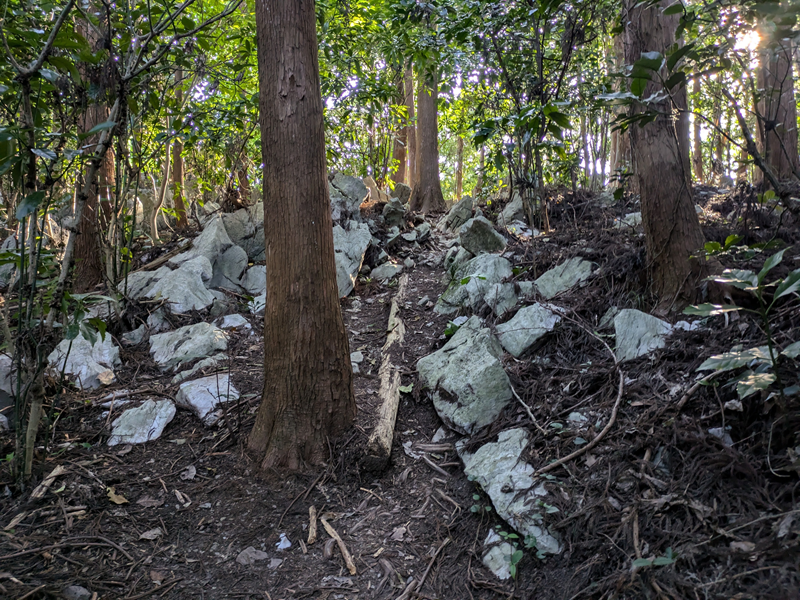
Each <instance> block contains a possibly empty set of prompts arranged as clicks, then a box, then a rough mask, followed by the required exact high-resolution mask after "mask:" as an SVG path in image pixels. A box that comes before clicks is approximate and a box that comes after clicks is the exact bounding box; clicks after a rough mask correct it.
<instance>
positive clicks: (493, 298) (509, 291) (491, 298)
mask: <svg viewBox="0 0 800 600" xmlns="http://www.w3.org/2000/svg"><path fill="white" fill-rule="evenodd" d="M483 301H484V302H486V304H488V305H489V307H490V308H491V309H492V312H493V313H494V314H495V315H496V316H498V317H502V316H503V315H504V314H506V313H507V312H508V311H510V310H513V309H514V307H515V306H516V305H517V301H518V298H517V291H516V290H515V289H514V284H513V283H494V284H492V285H490V286H489V287H488V289H487V290H486V293H484V295H483Z"/></svg>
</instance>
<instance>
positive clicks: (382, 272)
mask: <svg viewBox="0 0 800 600" xmlns="http://www.w3.org/2000/svg"><path fill="white" fill-rule="evenodd" d="M402 272H403V265H396V264H394V263H391V262H385V263H383V264H382V265H381V266H379V267H375V268H374V269H372V271H371V272H370V277H372V279H374V280H375V281H387V280H389V279H391V278H392V277H396V276H397V275H399V274H400V273H402Z"/></svg>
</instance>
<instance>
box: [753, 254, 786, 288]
mask: <svg viewBox="0 0 800 600" xmlns="http://www.w3.org/2000/svg"><path fill="white" fill-rule="evenodd" d="M784 252H786V248H784V249H783V250H781V251H780V252H776V253H775V254H773V255H772V256H770V257H769V258H768V259H767V260H766V261H765V262H764V268H763V269H761V271H760V272H759V274H758V283H759V285H760V284H761V282H763V281H764V278H765V277H766V276H767V273H769V272H770V271H771V270H772V269H774V268H775V267H777V266H778V265H779V264H780V262H781V261H782V260H783V254H784Z"/></svg>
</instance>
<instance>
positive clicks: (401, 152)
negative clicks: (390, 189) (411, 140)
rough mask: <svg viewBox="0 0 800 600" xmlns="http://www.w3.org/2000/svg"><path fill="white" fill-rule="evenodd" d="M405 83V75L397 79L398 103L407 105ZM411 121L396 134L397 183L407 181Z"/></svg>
mask: <svg viewBox="0 0 800 600" xmlns="http://www.w3.org/2000/svg"><path fill="white" fill-rule="evenodd" d="M405 98H406V97H405V83H404V81H403V74H402V73H400V74H399V75H398V77H397V103H398V104H405ZM409 123H410V122H409V120H408V119H405V122H404V123H403V125H402V126H401V127H398V128H397V131H395V134H394V147H393V148H392V160H393V162H394V163H395V164H396V165H397V169H396V170H395V172H394V173H392V181H394V182H395V183H405V180H406V160H407V158H406V147H407V146H408V126H409Z"/></svg>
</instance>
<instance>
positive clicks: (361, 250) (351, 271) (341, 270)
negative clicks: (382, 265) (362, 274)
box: [333, 221, 372, 298]
mask: <svg viewBox="0 0 800 600" xmlns="http://www.w3.org/2000/svg"><path fill="white" fill-rule="evenodd" d="M346 225H348V226H349V229H345V228H343V227H342V226H341V225H338V224H337V225H334V226H333V249H334V251H335V253H336V283H337V284H338V286H339V297H340V298H344V297H345V296H347V295H349V294H350V292H352V291H353V287H354V286H355V283H356V277H357V276H358V272H359V271H360V270H361V265H362V264H363V262H364V254H365V253H366V251H367V247H368V246H369V244H370V242H371V241H372V234H371V233H370V232H369V227H368V226H367V225H366V224H365V223H356V222H355V221H350V222H349V223H346Z"/></svg>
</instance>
